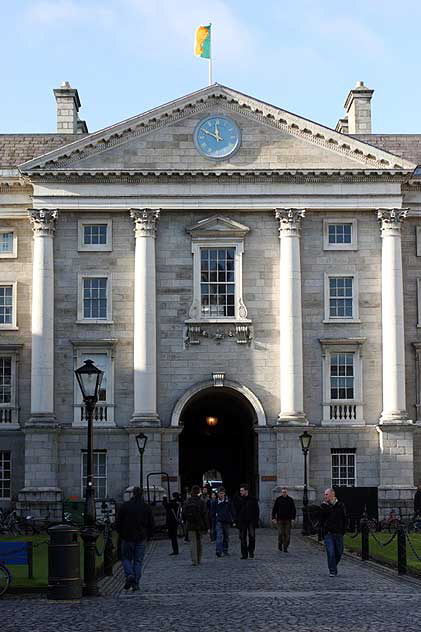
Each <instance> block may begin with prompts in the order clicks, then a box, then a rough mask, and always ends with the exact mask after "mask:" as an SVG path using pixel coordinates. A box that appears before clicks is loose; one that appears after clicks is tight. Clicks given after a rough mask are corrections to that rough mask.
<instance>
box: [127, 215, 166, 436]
mask: <svg viewBox="0 0 421 632" xmlns="http://www.w3.org/2000/svg"><path fill="white" fill-rule="evenodd" d="M159 214H160V211H159V210H158V209H149V208H144V209H131V211H130V217H131V218H132V220H133V223H134V233H135V240H136V246H135V291H134V354H133V355H134V367H133V368H134V411H133V415H132V418H131V424H133V425H139V426H158V425H159V417H158V412H157V394H156V388H157V387H156V384H157V373H156V367H157V360H156V263H155V239H156V231H157V224H158V220H159Z"/></svg>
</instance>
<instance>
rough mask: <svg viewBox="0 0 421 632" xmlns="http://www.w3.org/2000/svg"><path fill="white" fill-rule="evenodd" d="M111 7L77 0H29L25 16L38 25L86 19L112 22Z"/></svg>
mask: <svg viewBox="0 0 421 632" xmlns="http://www.w3.org/2000/svg"><path fill="white" fill-rule="evenodd" d="M112 14H113V10H112V8H108V9H107V8H106V7H105V6H104V3H101V4H99V3H97V2H91V1H90V0H87V1H86V2H83V3H81V2H78V1H77V0H36V1H35V2H31V3H30V6H29V8H28V10H27V12H26V18H27V19H28V20H29V21H30V22H32V23H36V24H37V25H39V26H42V25H44V26H46V27H47V26H56V25H58V24H59V25H69V24H70V23H71V24H73V23H75V22H76V23H79V24H83V22H84V21H86V20H93V19H95V20H96V21H98V20H99V21H100V22H101V23H103V24H107V25H109V24H112Z"/></svg>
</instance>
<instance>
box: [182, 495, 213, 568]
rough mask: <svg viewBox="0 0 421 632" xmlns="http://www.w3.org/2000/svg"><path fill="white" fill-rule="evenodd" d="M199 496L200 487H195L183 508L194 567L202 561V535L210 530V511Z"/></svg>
mask: <svg viewBox="0 0 421 632" xmlns="http://www.w3.org/2000/svg"><path fill="white" fill-rule="evenodd" d="M199 494H200V487H199V486H198V485H193V487H192V488H191V496H190V498H188V499H187V500H186V503H185V505H184V508H183V520H184V522H185V524H186V528H187V533H188V536H189V539H190V546H191V560H192V565H193V566H197V565H198V564H200V562H201V561H202V533H206V531H208V529H209V521H208V511H207V508H206V505H205V503H204V502H203V500H201V498H200V496H199Z"/></svg>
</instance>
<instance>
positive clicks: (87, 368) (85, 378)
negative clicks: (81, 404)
mask: <svg viewBox="0 0 421 632" xmlns="http://www.w3.org/2000/svg"><path fill="white" fill-rule="evenodd" d="M75 374H76V379H77V381H78V384H79V388H80V390H81V392H82V397H83V399H95V400H97V399H98V392H99V387H100V386H101V382H102V377H103V375H104V371H101V369H98V367H96V366H95V364H94V363H93V361H92V360H85V362H84V363H83V365H82V366H80V367H79V368H78V369H76V371H75Z"/></svg>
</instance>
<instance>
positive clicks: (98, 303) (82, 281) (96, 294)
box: [78, 273, 111, 324]
mask: <svg viewBox="0 0 421 632" xmlns="http://www.w3.org/2000/svg"><path fill="white" fill-rule="evenodd" d="M78 285H79V292H78V294H79V302H78V321H81V322H84V323H88V322H91V323H97V324H100V323H109V322H111V275H110V274H99V273H97V274H95V275H79V278H78Z"/></svg>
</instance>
